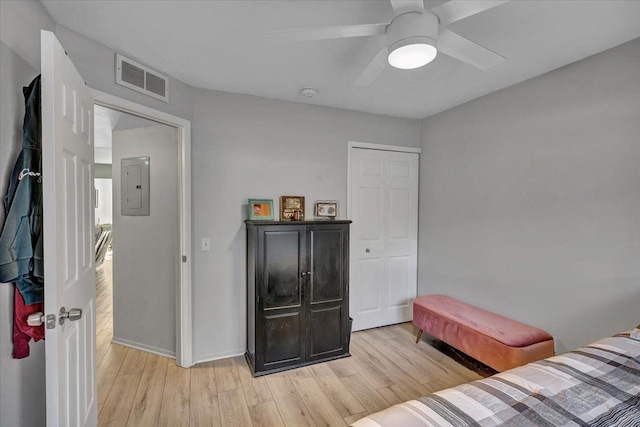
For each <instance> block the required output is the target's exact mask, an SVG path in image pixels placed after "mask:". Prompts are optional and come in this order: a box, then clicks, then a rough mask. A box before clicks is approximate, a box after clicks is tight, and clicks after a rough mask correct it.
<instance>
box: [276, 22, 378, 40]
mask: <svg viewBox="0 0 640 427" xmlns="http://www.w3.org/2000/svg"><path fill="white" fill-rule="evenodd" d="M387 25H388V24H364V25H342V26H339V27H318V28H302V29H299V30H284V31H274V32H271V33H268V35H270V36H272V37H276V38H278V39H281V40H285V41H291V42H303V41H311V40H327V39H341V38H345V37H365V36H378V35H383V34H385V33H386V32H387Z"/></svg>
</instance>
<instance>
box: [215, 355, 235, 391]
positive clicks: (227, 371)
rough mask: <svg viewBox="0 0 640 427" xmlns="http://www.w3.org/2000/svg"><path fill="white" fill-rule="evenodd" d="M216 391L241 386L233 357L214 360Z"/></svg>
mask: <svg viewBox="0 0 640 427" xmlns="http://www.w3.org/2000/svg"><path fill="white" fill-rule="evenodd" d="M213 365H214V367H215V371H216V385H217V389H218V393H219V392H221V391H228V390H234V389H236V388H240V387H242V382H241V381H240V374H238V367H237V366H236V363H235V362H234V361H233V358H226V359H219V360H214V362H213Z"/></svg>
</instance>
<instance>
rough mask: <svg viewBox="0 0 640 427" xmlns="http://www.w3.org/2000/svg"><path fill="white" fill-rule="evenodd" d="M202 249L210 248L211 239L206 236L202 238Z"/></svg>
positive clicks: (208, 249) (207, 249)
mask: <svg viewBox="0 0 640 427" xmlns="http://www.w3.org/2000/svg"><path fill="white" fill-rule="evenodd" d="M202 250H203V251H210V250H211V239H210V238H208V237H203V238H202Z"/></svg>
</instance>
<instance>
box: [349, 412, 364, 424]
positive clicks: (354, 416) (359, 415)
mask: <svg viewBox="0 0 640 427" xmlns="http://www.w3.org/2000/svg"><path fill="white" fill-rule="evenodd" d="M367 415H369V413H368V412H362V413H360V414H355V415H351V416H349V417H345V419H344V422H345V423H347V425H351V424H353V423H355V422H356V421H358V420H359V419H360V418H364V417H366V416H367Z"/></svg>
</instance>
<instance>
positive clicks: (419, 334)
mask: <svg viewBox="0 0 640 427" xmlns="http://www.w3.org/2000/svg"><path fill="white" fill-rule="evenodd" d="M421 336H422V329H420V330H419V331H418V336H417V337H416V344H417V343H418V342H419V341H420V337H421Z"/></svg>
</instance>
